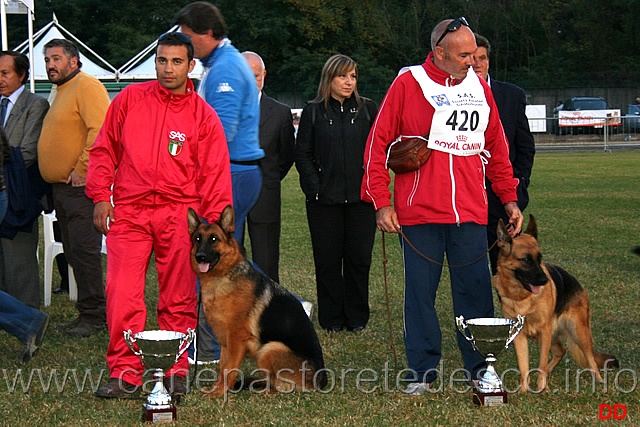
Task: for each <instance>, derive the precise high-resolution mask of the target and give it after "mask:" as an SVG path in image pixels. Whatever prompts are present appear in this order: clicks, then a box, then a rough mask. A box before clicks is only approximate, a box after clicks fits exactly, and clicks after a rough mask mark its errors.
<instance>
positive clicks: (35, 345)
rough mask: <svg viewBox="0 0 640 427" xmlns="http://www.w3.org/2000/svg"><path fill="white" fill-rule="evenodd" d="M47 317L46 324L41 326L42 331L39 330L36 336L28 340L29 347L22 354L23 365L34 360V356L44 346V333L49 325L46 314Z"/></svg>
mask: <svg viewBox="0 0 640 427" xmlns="http://www.w3.org/2000/svg"><path fill="white" fill-rule="evenodd" d="M45 316H46V317H45V318H44V322H42V326H40V329H38V331H37V332H36V333H35V335H31V336H30V337H29V338H28V339H27V346H26V347H25V349H24V351H23V352H22V356H21V357H20V359H21V360H22V363H27V362H28V361H30V360H31V359H32V358H33V355H34V354H35V353H36V350H38V349H39V348H40V346H41V345H42V340H44V333H45V332H46V330H47V326H48V325H49V316H48V315H46V314H45Z"/></svg>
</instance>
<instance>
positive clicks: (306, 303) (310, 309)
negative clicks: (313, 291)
mask: <svg viewBox="0 0 640 427" xmlns="http://www.w3.org/2000/svg"><path fill="white" fill-rule="evenodd" d="M300 304H302V308H304V312H305V313H307V316H309V319H311V316H313V304H312V303H311V302H309V301H302V302H301V303H300Z"/></svg>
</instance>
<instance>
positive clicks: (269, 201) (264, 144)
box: [242, 52, 295, 282]
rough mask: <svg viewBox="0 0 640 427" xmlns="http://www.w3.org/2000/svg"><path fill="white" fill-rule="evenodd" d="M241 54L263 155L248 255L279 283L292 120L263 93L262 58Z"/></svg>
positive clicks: (292, 145) (249, 219) (251, 215)
mask: <svg viewBox="0 0 640 427" xmlns="http://www.w3.org/2000/svg"><path fill="white" fill-rule="evenodd" d="M242 55H243V56H244V57H245V59H246V60H247V62H249V65H250V66H251V70H252V71H253V74H254V76H255V78H256V83H257V85H258V90H259V91H260V94H259V96H260V147H261V148H262V149H263V150H264V154H265V155H264V158H263V159H262V160H261V161H260V169H262V190H261V191H260V197H259V198H258V201H257V202H256V204H255V205H254V206H253V208H252V209H251V211H249V216H248V217H247V228H248V231H249V238H250V239H251V254H252V258H253V261H254V262H255V263H256V264H257V265H258V266H259V267H260V268H261V269H262V271H264V272H265V273H266V274H267V276H269V277H270V278H271V279H273V280H274V281H276V282H280V277H279V259H280V222H281V213H280V203H281V197H280V181H281V180H282V179H283V178H284V177H285V176H286V175H287V173H288V172H289V169H291V166H292V165H293V156H294V152H295V136H294V128H293V118H292V116H291V109H290V108H289V107H288V106H287V105H284V104H282V103H280V102H278V101H276V100H275V99H273V98H271V97H269V96H267V95H266V94H265V93H264V92H262V88H263V87H264V78H265V76H266V75H267V70H266V69H265V66H264V62H263V61H262V58H261V57H260V56H259V55H258V54H256V53H254V52H243V53H242Z"/></svg>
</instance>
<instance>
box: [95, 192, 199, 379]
mask: <svg viewBox="0 0 640 427" xmlns="http://www.w3.org/2000/svg"><path fill="white" fill-rule="evenodd" d="M191 207H193V208H195V209H196V210H197V206H191ZM188 208H189V205H187V204H181V203H167V204H161V205H157V204H156V205H152V206H143V205H121V206H116V208H115V212H114V216H115V221H114V222H112V223H111V224H110V229H109V232H108V234H107V253H108V257H107V285H106V294H107V325H108V328H109V348H108V350H107V365H108V366H109V371H110V377H111V378H122V379H123V380H124V381H126V382H128V383H131V384H135V385H141V384H142V373H143V372H144V369H145V368H144V366H143V365H142V364H141V363H140V359H139V358H138V356H136V355H135V354H133V352H132V351H131V350H130V349H129V347H128V346H127V345H126V343H125V340H124V336H123V331H127V330H129V329H130V330H131V331H132V332H133V334H135V333H137V332H141V331H144V330H151V329H163V330H169V331H177V332H182V333H186V331H187V328H191V329H194V330H195V328H196V323H197V316H196V276H195V273H194V272H193V270H192V268H191V262H190V252H191V242H190V239H189V233H188V228H187V209H188ZM152 253H153V254H154V255H155V260H156V268H157V271H158V290H159V298H158V308H157V310H158V312H157V318H158V326H157V327H156V326H155V325H147V324H146V321H147V306H146V304H145V298H144V291H145V280H146V275H147V269H148V266H149V260H150V258H151V254H152ZM177 350H178V349H177V348H176V351H177ZM188 369H189V364H188V361H187V354H186V352H185V353H184V354H183V355H182V356H181V357H180V360H179V361H178V363H177V364H176V365H175V366H174V367H173V368H172V370H171V371H169V372H167V375H173V374H178V375H181V376H186V375H187V373H188Z"/></svg>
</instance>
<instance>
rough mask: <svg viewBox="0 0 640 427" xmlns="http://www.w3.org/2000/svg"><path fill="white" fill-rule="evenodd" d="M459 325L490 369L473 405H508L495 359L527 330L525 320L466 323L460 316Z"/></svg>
mask: <svg viewBox="0 0 640 427" xmlns="http://www.w3.org/2000/svg"><path fill="white" fill-rule="evenodd" d="M456 325H457V326H458V330H459V331H460V333H461V334H462V335H463V336H464V337H465V338H466V339H467V341H469V342H470V343H471V345H472V346H473V349H474V350H475V351H477V352H478V353H480V354H481V355H482V356H483V357H484V358H485V360H486V362H487V369H486V370H485V371H484V372H483V374H482V377H481V378H480V381H478V385H477V386H476V387H475V391H474V395H473V401H474V402H475V403H476V404H478V405H487V406H495V405H501V404H504V403H507V393H506V392H505V391H504V389H503V388H502V380H500V377H499V376H498V374H497V373H496V370H495V368H494V366H493V365H494V363H495V362H496V357H497V356H498V355H499V354H500V353H501V352H502V351H503V350H505V349H506V348H507V347H509V344H511V342H512V341H513V340H514V338H515V337H516V335H518V333H519V332H520V330H521V329H522V327H523V326H524V316H520V315H518V320H517V321H516V320H512V319H502V318H493V317H490V318H477V319H470V320H464V317H463V316H460V317H456Z"/></svg>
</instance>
